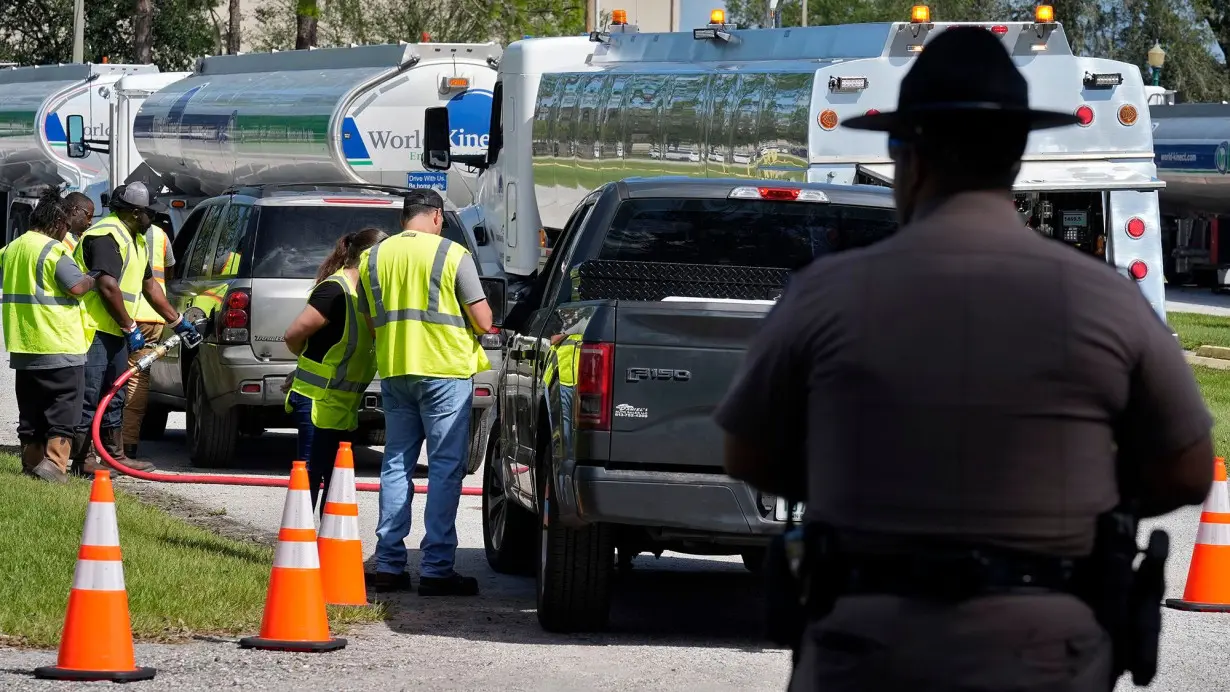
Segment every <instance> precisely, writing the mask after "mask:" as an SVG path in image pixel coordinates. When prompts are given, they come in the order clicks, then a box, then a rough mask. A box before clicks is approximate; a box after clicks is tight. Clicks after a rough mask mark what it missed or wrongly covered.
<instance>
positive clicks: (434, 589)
mask: <svg viewBox="0 0 1230 692" xmlns="http://www.w3.org/2000/svg"><path fill="white" fill-rule="evenodd" d="M419 595H420V596H477V595H478V580H477V579H475V578H474V577H463V576H461V575H460V574H457V573H456V572H453V573H452V574H451V575H449V576H447V577H419Z"/></svg>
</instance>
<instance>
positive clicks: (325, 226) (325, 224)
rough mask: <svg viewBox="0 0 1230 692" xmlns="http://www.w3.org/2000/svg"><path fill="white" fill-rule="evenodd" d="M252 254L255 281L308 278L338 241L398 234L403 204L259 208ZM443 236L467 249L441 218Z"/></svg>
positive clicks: (459, 234) (455, 230) (458, 232)
mask: <svg viewBox="0 0 1230 692" xmlns="http://www.w3.org/2000/svg"><path fill="white" fill-rule="evenodd" d="M257 209H259V210H260V211H259V216H258V217H257V222H256V224H257V225H256V243H255V246H254V248H253V254H252V259H253V263H252V278H254V279H312V278H315V277H316V269H317V268H318V267H319V266H320V263H321V262H323V261H324V260H325V258H326V257H328V256H329V253H330V252H331V251H332V250H333V246H334V245H336V244H337V239H338V238H341V237H342V236H344V235H346V234H347V233H353V232H355V231H361V230H363V229H364V228H367V227H368V226H375V227H376V228H380V229H383V230H384V232H385V233H388V234H389V235H393V234H394V233H398V232H400V231H401V204H400V203H395V204H393V205H392V206H379V207H372V206H367V207H358V206H355V207H343V206H328V207H326V206H311V207H283V206H259V207H257ZM443 235H444V237H445V238H448V239H449V240H452V241H454V242H458V243H461V244H462V246H463V247H466V248H467V249H468V248H469V246H468V245H467V244H466V242H465V236H464V234H463V233H462V232H461V229H459V228H457V227H456V226H454V225H453V224H451V223H450V218H449V215H448V214H446V215H445V217H444V233H443Z"/></svg>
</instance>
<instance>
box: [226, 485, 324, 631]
mask: <svg viewBox="0 0 1230 692" xmlns="http://www.w3.org/2000/svg"><path fill="white" fill-rule="evenodd" d="M308 488H309V484H308V472H307V464H306V463H305V462H302V461H296V462H295V463H294V464H293V465H292V466H291V470H290V488H289V489H288V490H287V491H286V505H285V506H284V507H283V509H282V530H281V531H279V532H278V548H277V551H275V552H274V554H273V573H272V575H271V576H270V577H269V592H268V595H266V596H265V617H264V618H263V619H262V620H261V633H260V636H259V637H245V638H243V639H240V640H239V645H240V646H242V647H243V648H245V649H272V650H275V651H307V652H310V651H336V650H337V649H340V648H342V647H344V646H346V640H345V639H337V638H335V637H330V636H329V617H328V615H326V614H325V597H324V593H323V592H322V589H323V587H322V585H321V580H320V556H319V554H318V553H317V551H316V520H315V517H314V516H313V513H312V496H311V495H310V491H309V490H308Z"/></svg>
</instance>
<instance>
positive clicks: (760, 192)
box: [726, 187, 829, 202]
mask: <svg viewBox="0 0 1230 692" xmlns="http://www.w3.org/2000/svg"><path fill="white" fill-rule="evenodd" d="M726 197H727V198H728V199H762V200H766V201H770V202H828V201H829V198H828V195H826V194H824V193H823V192H821V191H819V190H804V189H800V188H797V187H736V188H735V189H733V190H731V191H730V194H729V195H727V196H726Z"/></svg>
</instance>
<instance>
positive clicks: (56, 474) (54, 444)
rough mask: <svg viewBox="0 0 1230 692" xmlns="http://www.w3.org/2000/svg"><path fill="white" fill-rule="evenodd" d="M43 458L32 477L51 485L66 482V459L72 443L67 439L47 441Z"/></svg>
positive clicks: (58, 438) (50, 439)
mask: <svg viewBox="0 0 1230 692" xmlns="http://www.w3.org/2000/svg"><path fill="white" fill-rule="evenodd" d="M45 450H46V452H45V453H46V456H45V458H44V459H43V460H42V461H40V462H39V463H38V465H37V466H35V467H34V475H35V476H38V477H39V478H42V479H43V480H45V481H49V482H51V483H67V482H68V473H67V472H68V458H69V455H70V453H71V452H72V450H73V443H72V441H71V440H69V439H68V438H67V437H51V438H48V439H47V445H46V447H45Z"/></svg>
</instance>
